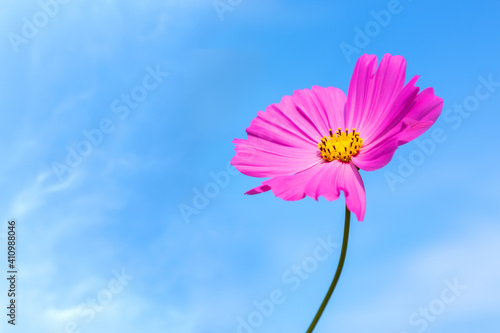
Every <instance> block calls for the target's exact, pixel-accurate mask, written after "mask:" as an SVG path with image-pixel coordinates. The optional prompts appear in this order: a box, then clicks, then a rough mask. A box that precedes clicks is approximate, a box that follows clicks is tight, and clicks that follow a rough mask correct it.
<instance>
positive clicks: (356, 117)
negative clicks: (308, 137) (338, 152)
mask: <svg viewBox="0 0 500 333" xmlns="http://www.w3.org/2000/svg"><path fill="white" fill-rule="evenodd" d="M376 66H377V57H376V56H374V55H367V54H365V55H363V56H361V57H360V58H359V59H358V61H357V63H356V66H355V68H354V74H353V76H352V79H351V82H350V84H349V92H348V94H347V103H346V127H347V128H349V129H351V128H355V129H356V130H357V131H358V132H359V133H360V136H361V137H362V138H363V140H365V141H367V142H369V141H370V140H371V139H372V135H373V131H374V130H375V129H376V128H377V127H378V125H379V123H380V121H381V120H382V119H384V118H385V117H386V115H387V114H388V112H389V111H390V108H391V106H392V104H393V102H394V100H395V99H396V98H397V96H398V94H399V93H400V91H401V90H402V89H403V86H404V81H405V70H406V61H405V59H404V58H403V57H401V56H391V55H390V54H386V55H384V57H383V58H382V61H381V62H380V66H379V67H378V69H377V70H375V69H376Z"/></svg>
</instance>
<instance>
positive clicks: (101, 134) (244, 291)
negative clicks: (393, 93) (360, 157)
mask: <svg viewBox="0 0 500 333" xmlns="http://www.w3.org/2000/svg"><path fill="white" fill-rule="evenodd" d="M214 3H215V4H217V6H218V8H219V9H218V10H217V9H216V7H215V5H214ZM3 8H4V9H3V10H2V11H1V12H0V35H2V36H3V38H1V39H0V49H1V52H0V60H1V61H0V70H1V73H2V74H3V75H1V77H0V109H1V110H2V112H1V113H0V133H1V136H2V138H3V139H2V140H0V150H1V151H2V163H0V187H1V188H2V189H3V190H2V191H1V194H0V203H1V204H0V207H2V209H1V210H0V221H2V222H1V223H0V225H1V228H2V229H1V230H0V243H2V244H4V245H2V246H1V247H2V248H5V240H6V239H5V236H6V232H7V224H6V223H7V220H8V219H11V218H15V219H17V223H18V235H19V237H18V269H19V279H18V290H19V296H18V299H17V302H18V318H17V325H16V327H15V328H13V327H11V325H8V324H7V323H6V318H5V314H4V315H2V316H3V317H4V319H2V321H1V323H0V327H2V329H1V331H2V332H4V331H5V332H11V331H12V332H13V331H14V330H16V332H34V331H37V332H57V333H60V332H95V333H99V332H138V331H149V332H172V333H234V332H236V333H254V332H255V333H261V332H262V333H264V332H304V331H305V330H306V329H307V326H308V325H309V323H310V321H311V319H312V318H313V316H314V313H315V312H316V310H317V308H318V306H319V304H320V302H321V300H322V298H323V296H324V293H325V292H326V290H327V288H328V286H329V283H330V281H331V279H332V277H333V274H334V271H335V268H336V265H337V261H338V256H339V254H340V243H341V239H342V227H343V210H344V200H343V198H341V199H340V200H338V201H335V202H327V201H326V200H323V199H322V200H319V202H316V201H314V200H312V199H309V198H306V199H304V200H301V201H299V202H285V201H282V200H280V199H277V198H275V197H274V196H273V195H272V194H271V193H265V194H262V195H258V196H244V195H243V193H244V192H245V191H247V190H248V189H250V188H253V187H255V186H257V185H258V184H259V183H260V181H261V180H260V179H256V178H251V177H247V176H244V175H241V174H238V173H235V172H234V170H232V169H230V168H229V169H228V163H229V161H230V160H231V158H232V156H233V155H234V145H233V144H232V143H231V142H232V140H233V139H234V138H245V137H246V134H245V128H246V127H248V126H249V124H250V121H251V120H252V119H253V118H254V117H255V116H256V113H257V111H259V110H263V109H265V107H266V106H267V105H269V104H271V103H275V102H278V101H279V100H280V99H281V98H282V96H283V95H287V94H291V93H292V92H293V91H294V90H296V89H304V88H310V87H311V86H313V85H321V86H335V87H338V88H340V89H342V90H344V91H347V87H348V84H349V80H350V77H351V74H352V71H353V68H354V63H355V60H356V59H357V57H359V56H360V55H361V54H363V53H369V54H376V55H377V56H378V57H379V59H380V58H381V57H382V56H383V55H384V54H385V53H391V54H399V55H403V56H404V57H405V58H406V59H407V61H408V67H407V78H409V77H412V76H413V75H420V76H421V78H420V80H419V81H418V85H419V86H420V87H421V88H426V87H429V86H432V87H434V89H435V91H436V94H437V95H438V96H440V97H442V98H443V99H444V109H443V113H442V116H441V117H440V118H439V120H438V121H437V123H436V124H435V125H434V126H433V127H432V128H431V129H430V130H429V131H428V132H427V133H425V134H424V135H423V136H422V137H420V138H419V141H418V142H411V143H409V144H407V145H405V146H403V147H401V148H400V149H399V150H398V151H397V153H396V155H395V157H394V159H393V160H392V161H391V163H390V164H389V165H387V166H386V167H385V168H383V169H381V170H378V171H375V172H363V173H362V177H363V179H364V182H365V188H366V192H367V213H366V217H365V222H362V223H360V222H357V221H356V219H355V218H354V219H353V223H352V227H351V238H350V244H349V250H348V255H347V260H346V265H345V269H344V272H343V275H342V277H341V280H340V282H339V285H338V287H337V290H336V291H335V294H334V295H333V297H332V300H331V302H330V304H329V306H328V307H327V309H326V311H325V313H324V316H323V318H322V319H321V321H320V323H319V324H318V326H317V329H316V330H315V332H318V333H321V332H332V331H334V332H366V331H370V332H384V333H386V332H394V333H404V332H406V333H413V332H424V331H425V332H455V333H462V332H463V333H468V332H471V331H478V332H485V333H488V332H498V331H499V329H500V324H499V323H498V313H499V312H500V302H499V301H498V300H499V299H500V288H499V287H498V286H499V285H500V268H499V267H498V264H497V262H498V252H499V251H500V243H499V242H498V239H499V237H500V225H499V222H500V214H499V213H498V209H497V207H498V204H499V195H498V188H499V187H500V175H499V173H498V171H497V170H498V168H497V165H498V163H499V162H500V158H499V157H498V148H497V147H496V141H497V140H496V134H497V133H498V129H497V126H498V124H499V123H500V116H499V112H498V111H499V105H500V65H499V63H498V59H500V48H499V46H498V36H499V34H500V27H499V26H498V23H497V16H498V15H497V13H498V12H499V10H500V4H498V3H496V2H494V1H484V2H482V4H480V5H478V4H473V3H470V2H468V1H458V2H457V1H440V2H439V3H436V2H431V1H410V0H401V1H400V2H396V1H393V0H390V1H371V2H370V3H369V4H368V3H366V2H362V1H351V2H340V1H331V2H326V1H314V0H313V1H307V2H300V1H284V0H280V1H272V2H270V1H263V0H254V1H249V0H244V1H237V0H233V1H229V0H226V1H225V0H221V1H219V2H212V1H211V0H184V1H178V0H164V1H152V0H150V1H143V2H141V3H140V4H139V3H135V2H130V1H121V2H119V1H117V0H104V1H100V2H95V3H92V2H91V3H88V2H82V1H76V0H73V1H66V2H64V1H60V2H55V0H54V1H49V0H45V1H40V2H37V1H31V0H30V1H24V2H23V3H22V4H20V3H18V2H15V1H12V0H5V1H4V2H3ZM221 8H222V9H221ZM381 11H383V12H381ZM384 13H385V14H386V15H385V16H384ZM387 13H389V15H387ZM377 17H378V20H379V21H377V20H376V18H377ZM35 23H36V25H35ZM370 29H371V30H370ZM359 31H361V33H359ZM346 45H349V46H348V47H349V49H350V50H351V51H352V52H351V53H349V54H348V53H346V52H345V47H346ZM343 49H344V51H343ZM214 177H215V178H217V179H218V181H219V183H217V182H216V181H215V180H214ZM204 191H208V193H209V198H206V199H205V200H203V199H200V195H199V193H203V192H204ZM186 207H189V208H186ZM186 209H189V210H188V211H189V213H188V214H186V213H184V214H182V211H184V212H186ZM4 252H5V251H4ZM1 257H2V258H3V260H2V262H4V263H5V264H2V265H1V266H2V267H3V268H2V270H4V271H6V270H7V267H6V253H4V254H1ZM0 288H1V289H0V295H2V296H1V297H0V300H1V303H2V304H7V302H8V298H7V296H6V291H7V289H8V286H7V283H6V281H4V283H0ZM2 290H4V291H2ZM2 307H3V306H2ZM3 308H4V309H5V307H3ZM4 311H6V310H4Z"/></svg>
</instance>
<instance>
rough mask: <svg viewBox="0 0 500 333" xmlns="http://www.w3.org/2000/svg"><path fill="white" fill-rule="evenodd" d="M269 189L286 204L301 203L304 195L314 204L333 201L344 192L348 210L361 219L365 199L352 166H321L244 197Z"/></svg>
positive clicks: (275, 181) (267, 184) (274, 180)
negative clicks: (289, 202) (321, 198)
mask: <svg viewBox="0 0 500 333" xmlns="http://www.w3.org/2000/svg"><path fill="white" fill-rule="evenodd" d="M269 189H271V190H272V191H273V193H274V195H276V196H277V197H278V198H281V199H284V200H288V201H295V200H300V199H303V198H304V197H305V196H306V195H307V196H309V197H311V198H313V199H315V200H318V198H319V197H320V196H323V197H325V198H326V199H327V200H329V201H333V200H336V199H338V198H339V196H340V191H344V193H345V196H346V205H347V207H348V208H349V210H351V211H352V212H353V213H355V214H356V216H357V217H358V220H359V221H362V220H363V219H364V215H365V210H366V197H365V190H364V185H363V180H362V179H361V176H360V174H359V172H358V170H357V169H356V166H354V164H352V163H342V162H338V161H332V162H329V163H328V162H321V163H318V164H316V165H315V166H313V167H311V168H309V169H307V170H304V171H302V172H299V173H297V174H295V175H291V176H278V177H274V178H272V179H269V180H266V181H264V182H263V183H262V185H261V186H259V187H256V188H255V189H252V190H250V191H248V192H247V194H258V193H262V192H265V191H269Z"/></svg>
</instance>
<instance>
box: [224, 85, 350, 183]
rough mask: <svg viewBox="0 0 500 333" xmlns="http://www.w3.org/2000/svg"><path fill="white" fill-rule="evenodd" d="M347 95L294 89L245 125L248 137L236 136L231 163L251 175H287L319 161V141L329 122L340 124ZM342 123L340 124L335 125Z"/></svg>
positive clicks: (324, 133)
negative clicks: (234, 150)
mask: <svg viewBox="0 0 500 333" xmlns="http://www.w3.org/2000/svg"><path fill="white" fill-rule="evenodd" d="M345 100H346V96H345V94H344V93H343V92H342V91H340V90H339V89H337V88H333V87H329V88H322V87H318V86H314V87H313V88H312V89H304V90H297V91H295V92H294V94H293V95H292V96H285V97H283V99H282V100H281V102H280V103H278V104H272V105H270V106H269V107H267V109H266V112H262V111H259V112H258V113H257V117H256V118H255V119H254V120H252V122H251V124H250V127H248V128H247V134H248V139H247V140H242V139H236V140H235V141H233V142H234V143H236V145H237V146H236V156H235V157H234V158H233V159H232V161H231V164H232V165H234V166H235V167H236V168H237V169H238V170H239V171H241V172H242V173H244V174H246V175H249V176H254V177H274V176H281V175H290V174H295V173H297V172H300V171H302V170H305V169H307V168H310V167H311V166H313V165H314V164H316V163H318V162H319V161H321V160H322V159H321V156H320V155H319V150H318V142H319V141H320V140H321V138H322V137H323V136H325V135H327V134H328V131H329V129H330V128H331V127H332V123H334V124H336V125H335V126H336V127H338V126H341V125H342V124H343V113H344V105H345ZM337 123H341V124H337Z"/></svg>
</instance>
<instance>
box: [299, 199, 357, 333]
mask: <svg viewBox="0 0 500 333" xmlns="http://www.w3.org/2000/svg"><path fill="white" fill-rule="evenodd" d="M350 221H351V212H350V211H349V209H348V208H347V206H346V207H345V225H344V240H343V241H342V251H341V252H340V260H339V265H338V266H337V271H336V272H335V277H334V278H333V281H332V284H331V285H330V289H328V292H327V293H326V296H325V299H324V300H323V303H321V306H320V307H319V310H318V312H317V313H316V316H315V317H314V319H313V321H312V323H311V326H309V329H308V330H307V333H311V332H312V331H313V330H314V328H315V327H316V324H317V323H318V321H319V318H320V317H321V315H322V314H323V311H324V310H325V308H326V305H327V304H328V301H329V300H330V297H331V296H332V294H333V290H335V286H336V285H337V282H338V281H339V278H340V273H342V268H343V267H344V261H345V255H346V253H347V241H348V239H349V223H350Z"/></svg>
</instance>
